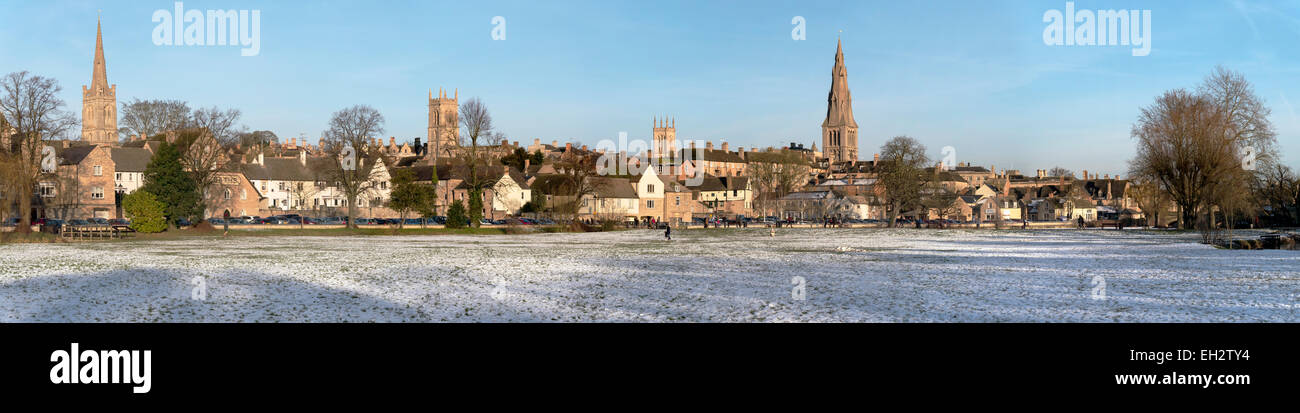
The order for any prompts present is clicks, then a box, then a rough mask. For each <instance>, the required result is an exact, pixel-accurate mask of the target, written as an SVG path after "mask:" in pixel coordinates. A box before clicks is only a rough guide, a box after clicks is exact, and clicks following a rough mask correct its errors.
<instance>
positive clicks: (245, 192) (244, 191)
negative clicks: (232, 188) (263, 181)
mask: <svg viewBox="0 0 1300 413" xmlns="http://www.w3.org/2000/svg"><path fill="white" fill-rule="evenodd" d="M239 200H241V201H246V200H248V190H247V189H243V188H241V189H240V190H239Z"/></svg>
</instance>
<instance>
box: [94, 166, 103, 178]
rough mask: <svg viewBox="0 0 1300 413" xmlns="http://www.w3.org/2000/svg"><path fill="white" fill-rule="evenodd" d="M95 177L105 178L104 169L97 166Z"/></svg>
mask: <svg viewBox="0 0 1300 413" xmlns="http://www.w3.org/2000/svg"><path fill="white" fill-rule="evenodd" d="M95 176H104V167H102V166H99V165H95Z"/></svg>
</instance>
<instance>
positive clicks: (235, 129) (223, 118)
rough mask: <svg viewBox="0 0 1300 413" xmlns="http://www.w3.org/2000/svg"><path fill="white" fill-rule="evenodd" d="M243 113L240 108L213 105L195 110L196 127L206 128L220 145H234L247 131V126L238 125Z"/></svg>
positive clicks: (194, 123) (194, 122)
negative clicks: (224, 107) (222, 107)
mask: <svg viewBox="0 0 1300 413" xmlns="http://www.w3.org/2000/svg"><path fill="white" fill-rule="evenodd" d="M242 115H243V113H242V112H240V111H239V109H226V110H221V109H220V108H218V107H216V106H213V107H210V108H201V109H196V110H195V111H194V115H193V120H192V121H191V122H192V124H193V125H194V127H197V128H202V129H206V130H207V131H208V133H210V134H211V135H212V138H213V139H215V140H216V141H217V143H218V144H220V145H232V144H234V143H235V142H238V137H239V135H241V134H243V133H244V132H246V129H247V128H245V127H243V126H236V124H237V123H239V117H240V116H242Z"/></svg>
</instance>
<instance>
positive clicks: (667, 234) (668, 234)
mask: <svg viewBox="0 0 1300 413" xmlns="http://www.w3.org/2000/svg"><path fill="white" fill-rule="evenodd" d="M664 240H667V241H672V240H673V226H672V225H665V226H664Z"/></svg>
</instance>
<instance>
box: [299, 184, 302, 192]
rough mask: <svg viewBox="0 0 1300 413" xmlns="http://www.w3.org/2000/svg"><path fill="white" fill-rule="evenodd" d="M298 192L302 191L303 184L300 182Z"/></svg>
mask: <svg viewBox="0 0 1300 413" xmlns="http://www.w3.org/2000/svg"><path fill="white" fill-rule="evenodd" d="M298 190H299V191H301V190H302V182H299V183H298Z"/></svg>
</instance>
